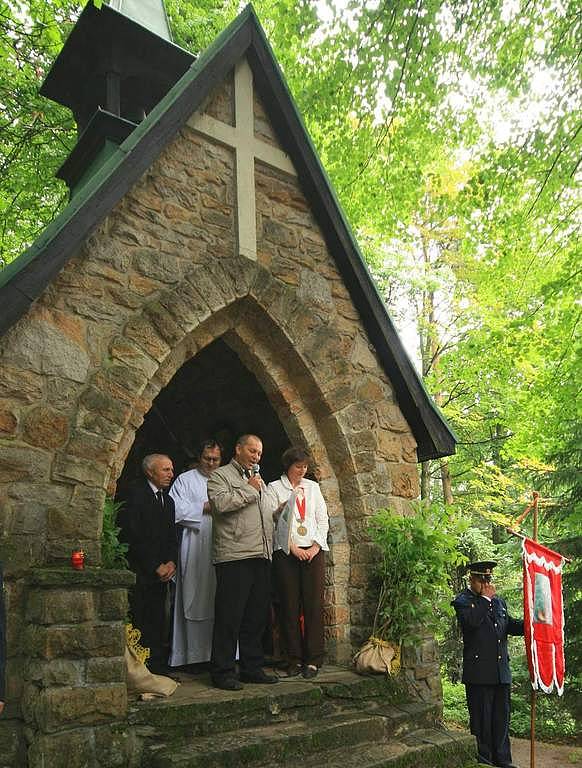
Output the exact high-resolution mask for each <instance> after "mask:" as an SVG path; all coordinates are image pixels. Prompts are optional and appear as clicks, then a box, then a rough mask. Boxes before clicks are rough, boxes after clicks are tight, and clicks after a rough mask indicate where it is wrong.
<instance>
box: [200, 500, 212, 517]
mask: <svg viewBox="0 0 582 768" xmlns="http://www.w3.org/2000/svg"><path fill="white" fill-rule="evenodd" d="M211 510H212V506H211V504H210V502H209V501H205V502H204V506H203V507H202V514H203V515H209V514H210V512H211Z"/></svg>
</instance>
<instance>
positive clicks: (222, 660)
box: [211, 557, 271, 678]
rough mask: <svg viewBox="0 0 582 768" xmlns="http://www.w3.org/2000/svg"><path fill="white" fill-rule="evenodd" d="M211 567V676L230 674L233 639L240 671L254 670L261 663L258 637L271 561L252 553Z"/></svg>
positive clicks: (265, 613)
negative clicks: (213, 578) (213, 584)
mask: <svg viewBox="0 0 582 768" xmlns="http://www.w3.org/2000/svg"><path fill="white" fill-rule="evenodd" d="M215 570H216V597H215V600H214V633H213V635H212V659H211V670H212V677H213V678H221V677H222V678H224V677H230V676H233V675H234V673H235V656H236V646H237V643H238V649H239V666H240V669H241V671H243V672H249V673H253V672H256V671H257V670H259V669H260V668H261V667H262V666H263V663H264V655H263V646H262V638H263V633H264V631H265V627H266V626H267V620H268V613H269V606H270V599H271V563H270V562H269V561H268V560H266V559H265V558H262V557H261V558H258V557H253V558H248V559H247V560H234V561H233V562H230V563H218V564H217V565H216V566H215Z"/></svg>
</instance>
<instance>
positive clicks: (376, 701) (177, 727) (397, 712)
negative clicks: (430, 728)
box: [129, 668, 437, 742]
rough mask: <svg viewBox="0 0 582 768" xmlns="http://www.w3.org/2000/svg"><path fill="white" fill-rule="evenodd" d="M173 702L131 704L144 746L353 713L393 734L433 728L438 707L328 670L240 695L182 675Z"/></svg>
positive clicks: (374, 681)
mask: <svg viewBox="0 0 582 768" xmlns="http://www.w3.org/2000/svg"><path fill="white" fill-rule="evenodd" d="M184 681H185V682H184V684H182V685H180V687H179V688H178V690H177V691H176V693H175V694H174V695H173V696H171V697H170V698H169V699H163V700H160V699H158V700H155V701H151V702H140V703H138V704H134V705H132V707H131V708H130V713H129V722H130V724H131V725H133V726H136V728H137V732H138V734H139V736H140V737H141V738H142V739H144V740H145V741H146V742H147V741H151V740H157V739H160V738H161V739H162V740H164V741H166V740H167V737H168V735H171V736H172V737H173V738H175V737H184V736H206V735H210V734H212V733H224V732H227V731H231V730H234V729H237V728H248V727H251V726H258V725H268V724H270V723H279V722H286V721H298V720H306V719H315V718H322V717H325V716H327V715H330V714H335V713H339V712H342V711H349V710H354V709H365V710H369V711H370V713H375V712H374V710H377V713H378V714H381V715H383V716H384V717H385V718H386V720H387V722H388V723H392V724H393V725H392V730H393V731H394V732H396V731H399V730H401V729H402V724H403V723H405V722H406V721H407V720H408V721H415V722H416V727H418V726H419V725H429V724H431V723H432V722H434V721H435V719H436V715H437V713H436V709H435V708H434V707H433V706H432V705H428V704H415V703H412V702H406V703H400V701H401V700H402V698H403V697H402V695H401V693H400V692H399V691H398V690H397V688H396V687H395V686H394V683H393V682H392V681H391V680H386V679H385V678H382V677H379V678H366V677H361V676H359V675H356V674H354V673H353V672H352V671H351V670H346V669H341V668H329V669H326V670H325V672H323V671H322V672H321V673H320V675H318V677H317V679H316V680H314V681H310V682H307V681H304V680H303V679H302V678H293V679H292V680H281V682H280V683H278V684H277V685H272V686H271V685H269V686H264V685H245V687H244V689H243V690H242V691H234V692H232V691H220V690H217V689H215V688H212V687H211V685H210V680H209V678H208V676H207V675H200V676H197V677H196V678H192V677H190V678H188V677H187V676H184Z"/></svg>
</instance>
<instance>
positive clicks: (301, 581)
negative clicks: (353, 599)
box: [273, 550, 325, 667]
mask: <svg viewBox="0 0 582 768" xmlns="http://www.w3.org/2000/svg"><path fill="white" fill-rule="evenodd" d="M273 570H274V575H275V585H276V589H277V594H278V596H279V605H280V611H279V614H280V615H279V621H280V624H281V633H282V635H283V642H284V643H285V648H286V650H287V659H288V661H289V664H301V663H304V664H314V665H315V666H316V667H320V666H321V665H322V663H323V653H324V643H323V587H324V580H325V560H324V554H323V552H321V551H320V552H319V553H318V554H317V555H316V556H315V557H314V558H313V560H311V561H307V560H298V559H297V558H296V557H294V556H293V555H286V554H285V553H284V552H282V551H281V550H278V551H277V552H275V553H274V555H273ZM302 613H303V620H304V636H303V638H302V637H301V629H300V626H299V617H300V616H301V614H302Z"/></svg>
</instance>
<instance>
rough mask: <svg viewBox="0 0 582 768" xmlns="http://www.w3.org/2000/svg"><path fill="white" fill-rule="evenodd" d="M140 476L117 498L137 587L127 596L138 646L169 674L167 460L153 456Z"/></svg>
mask: <svg viewBox="0 0 582 768" xmlns="http://www.w3.org/2000/svg"><path fill="white" fill-rule="evenodd" d="M142 469H143V473H144V477H143V478H141V479H140V480H138V481H136V482H135V483H134V484H133V485H131V486H130V487H129V488H128V489H127V491H126V492H125V493H124V494H123V495H120V497H119V500H120V501H122V502H124V504H123V507H122V508H121V511H120V513H119V517H118V522H119V525H120V527H121V534H120V538H121V540H122V541H125V542H126V543H127V544H128V546H129V549H128V553H127V559H128V561H129V567H130V568H131V570H132V571H134V572H135V575H136V583H135V586H134V587H133V589H132V590H131V591H130V594H129V607H130V612H131V618H132V621H133V625H134V626H135V627H136V628H137V629H139V630H140V631H141V641H140V643H141V645H143V646H144V647H145V648H149V649H150V657H149V659H148V662H147V666H148V667H149V669H150V670H151V671H152V672H154V673H158V674H164V673H167V671H168V666H167V662H168V651H169V637H168V632H169V622H168V621H167V620H166V601H167V599H168V585H169V582H170V581H171V580H172V579H173V577H174V574H175V573H176V563H177V562H178V541H177V538H176V526H175V522H174V501H173V499H172V498H171V496H169V494H168V489H169V487H170V484H171V482H172V479H173V477H174V467H173V465H172V461H171V459H170V458H169V457H168V456H165V455H163V454H159V453H154V454H150V455H149V456H146V457H145V458H144V460H143V462H142Z"/></svg>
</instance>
